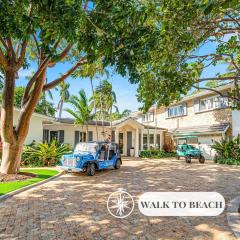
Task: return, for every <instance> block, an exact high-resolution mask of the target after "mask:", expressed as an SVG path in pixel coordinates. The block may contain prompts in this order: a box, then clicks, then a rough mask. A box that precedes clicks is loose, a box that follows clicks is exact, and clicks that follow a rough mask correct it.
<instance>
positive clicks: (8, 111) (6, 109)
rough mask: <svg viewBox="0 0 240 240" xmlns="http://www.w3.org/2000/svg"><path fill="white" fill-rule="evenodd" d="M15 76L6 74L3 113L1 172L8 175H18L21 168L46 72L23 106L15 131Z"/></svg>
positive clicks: (41, 75) (42, 74) (40, 77)
mask: <svg viewBox="0 0 240 240" xmlns="http://www.w3.org/2000/svg"><path fill="white" fill-rule="evenodd" d="M15 76H16V75H15V72H14V73H12V72H10V73H6V74H5V89H4V93H3V103H2V111H1V134H2V139H3V154H2V162H1V168H0V172H1V173H6V174H10V173H17V171H18V170H19V168H20V161H21V155H22V150H23V143H24V140H25V138H26V136H27V134H28V129H29V125H30V120H31V116H32V113H33V112H34V109H35V107H36V105H37V102H38V100H39V98H40V95H41V92H42V88H43V84H44V82H45V80H44V79H45V78H46V71H43V72H42V73H41V74H40V76H39V78H38V79H37V81H36V83H35V86H34V88H33V90H32V94H31V96H30V98H29V100H28V101H27V103H26V104H25V105H24V106H22V109H21V112H20V115H19V117H18V122H17V126H16V128H15V129H13V108H14V105H13V102H14V87H15ZM13 79H14V81H13Z"/></svg>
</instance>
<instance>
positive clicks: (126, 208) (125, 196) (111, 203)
mask: <svg viewBox="0 0 240 240" xmlns="http://www.w3.org/2000/svg"><path fill="white" fill-rule="evenodd" d="M107 209H108V211H109V213H110V214H111V215H112V216H114V217H116V218H126V217H128V216H129V215H130V214H131V213H132V211H133V209H134V201H133V198H132V196H131V195H130V194H129V193H128V192H126V190H124V189H122V188H119V189H118V190H117V191H116V192H113V193H111V194H110V195H109V197H108V201H107Z"/></svg>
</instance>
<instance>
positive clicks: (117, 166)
mask: <svg viewBox="0 0 240 240" xmlns="http://www.w3.org/2000/svg"><path fill="white" fill-rule="evenodd" d="M120 167H121V162H120V159H117V161H116V163H115V165H114V168H115V169H119V168H120Z"/></svg>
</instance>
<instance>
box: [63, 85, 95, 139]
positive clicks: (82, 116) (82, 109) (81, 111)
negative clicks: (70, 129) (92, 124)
mask: <svg viewBox="0 0 240 240" xmlns="http://www.w3.org/2000/svg"><path fill="white" fill-rule="evenodd" d="M67 102H68V103H70V104H71V105H72V107H73V109H70V108H67V109H65V111H66V112H68V113H69V114H70V115H72V116H73V117H74V119H75V124H76V125H80V126H82V127H83V125H86V129H87V138H86V141H88V121H89V120H91V119H92V114H91V112H92V106H91V104H90V102H89V99H88V98H87V95H86V93H85V91H84V90H83V89H82V90H80V91H79V93H78V95H73V96H71V97H70V99H69V100H68V101H67Z"/></svg>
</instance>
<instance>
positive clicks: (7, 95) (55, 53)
mask: <svg viewBox="0 0 240 240" xmlns="http://www.w3.org/2000/svg"><path fill="white" fill-rule="evenodd" d="M0 9H1V11H0V26H1V28H0V72H2V73H3V75H4V88H3V100H2V107H1V137H2V141H3V152H2V161H1V168H0V171H1V172H2V173H16V172H17V171H18V169H19V166H20V159H21V154H22V149H23V143H24V140H25V138H26V136H27V134H28V129H29V124H30V118H31V116H32V113H33V111H34V108H35V107H36V105H37V102H38V100H39V98H40V96H41V94H42V93H43V92H44V91H47V90H49V89H51V88H54V87H56V86H57V85H58V84H59V83H61V82H62V81H64V80H65V79H66V78H67V77H68V76H69V75H71V74H72V73H73V72H74V71H75V70H76V69H77V68H79V67H81V66H82V65H83V64H85V63H91V62H94V61H96V60H99V59H100V60H101V61H102V62H103V65H104V67H106V66H115V68H116V71H118V72H119V73H120V74H122V75H127V74H128V76H130V78H131V79H137V78H139V77H140V75H139V74H138V71H137V65H138V64H139V63H141V66H142V65H144V63H147V62H149V61H148V60H149V52H150V50H151V49H152V48H155V46H157V42H158V41H157V39H158V36H159V32H158V29H159V28H158V24H157V23H156V22H154V21H152V18H150V14H152V10H153V9H154V5H153V4H149V3H148V1H135V0H122V1H113V0H93V1H89V2H88V1H81V0H58V1H55V0H47V1H36V0H13V1H8V0H2V1H0ZM31 61H35V62H36V64H35V65H34V66H36V65H37V67H36V68H35V72H34V74H33V76H32V77H31V79H30V80H29V81H28V83H27V85H26V86H25V93H24V95H23V98H22V103H21V113H20V116H19V118H18V121H17V123H16V127H15V128H14V127H13V106H14V91H15V84H16V81H17V78H18V75H19V74H18V72H19V70H20V69H21V68H27V67H28V66H29V64H31ZM60 61H68V62H69V63H70V64H72V66H71V67H69V70H67V71H66V72H65V73H62V74H61V75H60V76H59V77H57V78H56V79H48V80H49V81H48V82H46V77H47V76H46V75H47V70H48V69H49V68H53V67H55V65H56V64H57V63H58V62H60ZM148 66H149V64H148Z"/></svg>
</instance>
